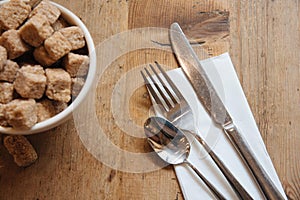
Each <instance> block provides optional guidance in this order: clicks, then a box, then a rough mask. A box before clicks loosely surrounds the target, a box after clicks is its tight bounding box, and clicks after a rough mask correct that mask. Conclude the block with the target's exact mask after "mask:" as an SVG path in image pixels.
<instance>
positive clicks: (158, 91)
mask: <svg viewBox="0 0 300 200" xmlns="http://www.w3.org/2000/svg"><path fill="white" fill-rule="evenodd" d="M155 64H156V66H157V68H158V70H159V71H160V74H158V72H157V70H155V68H154V67H153V65H151V64H149V66H150V69H151V71H152V72H153V74H154V76H155V77H156V80H155V78H154V76H152V75H151V73H150V72H149V70H148V69H147V68H144V71H145V72H146V74H147V76H148V78H147V77H146V75H145V73H144V72H143V71H141V74H142V77H143V79H144V82H145V85H146V88H147V90H148V92H149V94H150V96H151V97H152V98H153V100H154V102H155V103H156V104H158V105H160V109H161V111H162V114H163V116H164V117H165V118H166V119H168V120H169V121H171V122H172V123H174V124H175V125H177V124H178V123H179V122H180V120H184V119H185V118H187V117H191V115H193V114H192V109H191V107H190V106H189V104H188V102H187V101H186V100H185V98H184V97H183V95H182V94H181V92H180V91H179V89H178V88H177V87H176V85H175V84H174V83H173V81H172V80H171V78H170V77H169V76H168V75H167V73H166V72H165V71H164V70H163V69H162V67H161V66H160V64H159V63H158V62H156V61H155ZM184 132H185V133H190V134H192V135H193V136H194V137H195V138H196V139H197V141H198V142H199V143H200V144H201V145H202V146H203V147H204V149H205V150H206V151H207V153H208V154H209V155H210V157H211V158H212V160H213V161H214V162H215V164H216V165H217V166H218V168H219V169H220V170H221V172H222V173H223V175H224V176H225V178H226V179H227V181H228V182H229V184H230V185H231V187H232V188H233V189H234V191H235V193H236V194H237V195H238V197H239V198H240V199H245V200H247V199H249V200H250V199H253V198H252V197H251V196H250V195H249V193H248V192H247V191H246V190H245V189H244V187H243V186H242V185H241V184H240V183H239V181H238V180H237V179H236V178H235V177H234V175H233V174H232V173H231V172H230V170H229V169H228V168H227V167H226V166H225V164H224V163H223V161H222V160H221V159H220V158H219V157H218V156H217V155H216V154H215V153H214V151H213V150H212V149H211V148H210V147H209V146H208V145H207V144H206V142H205V141H204V140H203V139H202V138H201V136H199V135H198V134H195V133H192V132H190V131H184Z"/></svg>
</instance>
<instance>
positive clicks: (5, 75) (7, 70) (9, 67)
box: [0, 60, 20, 83]
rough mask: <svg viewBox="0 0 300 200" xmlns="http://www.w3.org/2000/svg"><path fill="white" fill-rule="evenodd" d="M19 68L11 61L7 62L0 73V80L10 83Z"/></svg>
mask: <svg viewBox="0 0 300 200" xmlns="http://www.w3.org/2000/svg"><path fill="white" fill-rule="evenodd" d="M19 68H20V67H19V65H18V63H16V62H14V61H11V60H7V61H6V65H5V66H4V68H3V69H2V71H0V80H1V81H7V82H10V83H12V82H13V81H14V80H15V78H16V74H17V72H18V70H19Z"/></svg>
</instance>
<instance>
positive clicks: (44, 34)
mask: <svg viewBox="0 0 300 200" xmlns="http://www.w3.org/2000/svg"><path fill="white" fill-rule="evenodd" d="M53 32H54V30H53V28H52V26H51V25H50V23H49V22H48V20H47V18H46V17H45V16H43V15H35V16H33V17H32V18H30V19H29V20H28V21H27V22H26V23H25V24H24V25H23V26H22V27H21V28H20V35H21V37H22V39H23V40H24V41H25V42H26V43H28V44H30V45H31V46H34V47H38V46H40V45H41V44H42V43H43V42H44V40H45V39H47V38H48V37H50V36H51V35H52V33H53Z"/></svg>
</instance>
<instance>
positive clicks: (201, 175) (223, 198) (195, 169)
mask: <svg viewBox="0 0 300 200" xmlns="http://www.w3.org/2000/svg"><path fill="white" fill-rule="evenodd" d="M185 163H186V164H187V165H188V166H190V167H191V168H192V169H193V170H194V172H195V173H196V174H197V175H198V176H199V178H201V180H202V181H203V182H204V183H205V184H206V186H207V187H208V188H209V189H210V190H211V191H212V193H213V194H214V195H215V197H217V199H219V200H226V198H225V197H224V196H223V195H222V194H221V193H220V192H219V191H218V190H217V188H216V187H215V186H214V185H213V184H212V183H211V182H209V180H207V179H206V178H205V177H204V176H203V174H202V173H201V172H200V171H199V170H198V169H197V168H196V167H195V166H194V165H192V164H191V163H190V162H189V161H187V160H186V161H185Z"/></svg>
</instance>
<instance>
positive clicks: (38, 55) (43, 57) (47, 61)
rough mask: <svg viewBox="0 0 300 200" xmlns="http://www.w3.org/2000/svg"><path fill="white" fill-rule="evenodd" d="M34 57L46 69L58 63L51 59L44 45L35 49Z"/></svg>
mask: <svg viewBox="0 0 300 200" xmlns="http://www.w3.org/2000/svg"><path fill="white" fill-rule="evenodd" d="M33 56H34V59H35V60H36V61H37V62H39V63H40V64H41V65H42V66H46V67H47V66H50V65H52V64H54V63H55V62H56V61H57V60H56V59H53V58H51V57H50V55H49V54H48V52H47V51H46V49H45V47H44V46H43V45H41V46H39V47H37V48H36V49H34V51H33Z"/></svg>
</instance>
